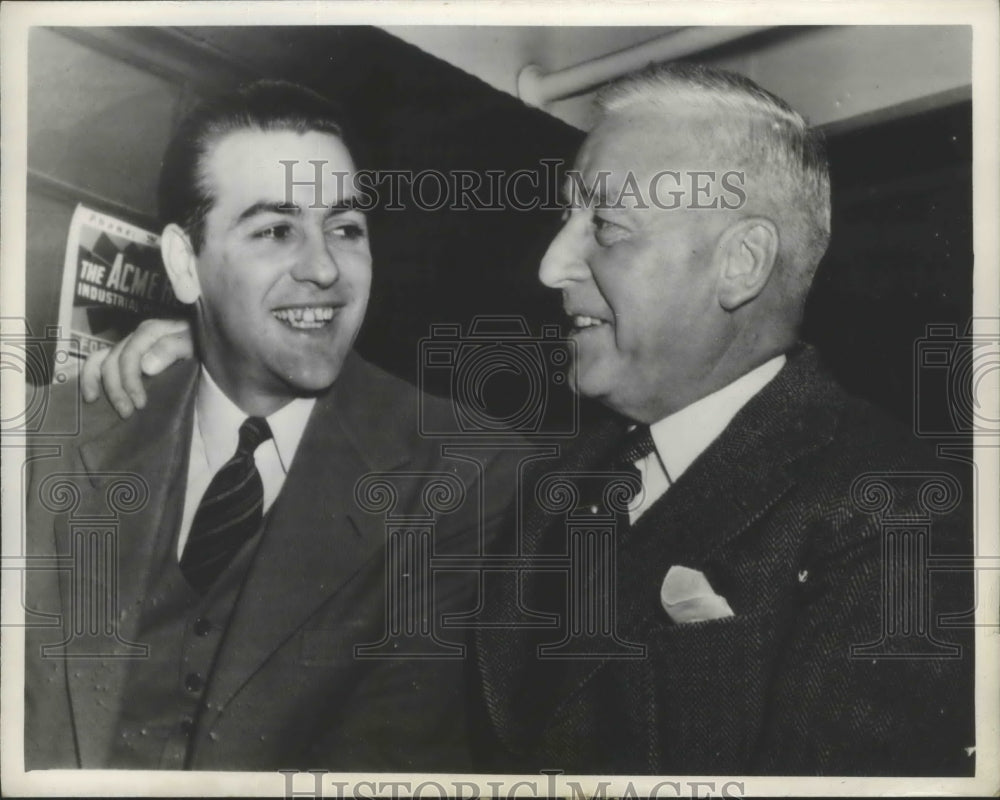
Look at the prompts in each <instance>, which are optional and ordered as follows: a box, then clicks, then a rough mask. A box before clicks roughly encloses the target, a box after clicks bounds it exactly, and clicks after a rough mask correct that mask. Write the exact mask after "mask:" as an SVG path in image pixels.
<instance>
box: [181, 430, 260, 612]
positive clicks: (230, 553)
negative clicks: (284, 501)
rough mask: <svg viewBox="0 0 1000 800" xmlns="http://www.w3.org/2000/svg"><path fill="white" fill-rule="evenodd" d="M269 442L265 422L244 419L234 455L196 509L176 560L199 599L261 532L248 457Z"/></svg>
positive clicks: (256, 479)
mask: <svg viewBox="0 0 1000 800" xmlns="http://www.w3.org/2000/svg"><path fill="white" fill-rule="evenodd" d="M270 438H271V429H270V427H268V424H267V420H264V419H261V418H260V417H249V418H248V419H247V420H246V421H245V422H244V423H243V424H242V425H241V426H240V440H239V444H237V445H236V453H235V455H233V457H232V458H230V459H229V460H228V461H227V462H226V463H225V464H223V465H222V468H221V469H220V470H219V471H218V472H217V473H215V477H214V478H212V482H211V483H210V484H209V485H208V489H207V490H206V491H205V496H204V497H202V499H201V503H200V504H199V505H198V510H197V511H196V512H195V515H194V521H193V522H192V523H191V532H190V534H189V535H188V540H187V544H186V545H185V547H184V553H183V555H182V556H181V572H182V573H184V577H185V579H186V580H187V582H188V583H190V584H191V586H193V587H194V588H195V589H197V590H198V591H199V592H200V593H201V594H204V593H205V592H207V591H208V589H209V587H210V586H211V585H212V583H213V582H214V581H215V579H216V578H217V577H219V575H221V574H222V572H223V570H225V568H226V567H227V566H228V565H229V562H230V561H232V560H233V557H234V556H235V555H236V553H237V552H239V550H240V548H241V547H242V546H243V544H244V543H245V542H246V541H247V540H248V539H249V538H250V537H251V536H253V535H254V533H256V531H257V528H259V527H260V523H261V519H262V518H263V508H264V485H263V483H261V480H260V473H259V472H258V471H257V464H256V463H255V462H254V457H253V454H254V451H255V450H256V449H257V447H258V446H259V445H260V444H261V443H262V442H266V441H267V440H268V439H270Z"/></svg>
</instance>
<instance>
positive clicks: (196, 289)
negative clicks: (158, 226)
mask: <svg viewBox="0 0 1000 800" xmlns="http://www.w3.org/2000/svg"><path fill="white" fill-rule="evenodd" d="M160 254H161V255H162V256H163V266H164V267H165V268H166V271H167V277H168V278H170V285H171V286H173V287H174V294H175V295H177V299H178V300H180V301H181V302H182V303H186V304H188V305H190V304H192V303H194V302H195V301H196V300H197V299H198V298H199V297H201V284H200V283H199V282H198V257H197V256H196V255H195V254H194V247H193V246H192V245H191V239H190V238H189V237H188V235H187V234H186V233H185V232H184V229H183V228H181V226H180V225H176V224H174V223H172V222H171V223H170V224H169V225H167V227H166V228H164V229H163V233H162V234H161V235H160Z"/></svg>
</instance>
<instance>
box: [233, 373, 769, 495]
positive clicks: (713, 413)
mask: <svg viewBox="0 0 1000 800" xmlns="http://www.w3.org/2000/svg"><path fill="white" fill-rule="evenodd" d="M785 361H786V359H785V356H784V355H780V356H775V357H774V358H772V359H771V360H770V361H767V362H765V363H763V364H761V365H760V366H759V367H757V368H756V369H753V370H751V371H750V372H748V373H747V374H746V375H743V376H741V377H739V378H737V379H736V380H735V381H733V382H732V383H730V384H729V385H728V386H724V387H723V388H721V389H719V390H718V391H716V392H713V393H712V394H710V395H707V396H706V397H703V398H701V399H700V400H697V401H695V402H694V403H692V404H691V405H689V406H686V407H685V408H682V409H681V410H680V411H678V412H676V413H675V414H671V415H670V416H669V417H665V418H664V419H661V420H660V421H659V422H656V423H654V424H652V425H650V426H649V429H650V433H652V436H653V442H654V443H655V444H656V451H657V453H658V454H659V456H660V460H661V462H662V464H663V466H664V467H665V468H666V471H667V475H668V477H669V481H670V482H673V481H676V480H677V479H678V478H679V477H680V476H681V473H683V472H684V471H685V470H686V469H687V468H688V467H690V466H691V464H692V463H694V460H695V459H696V458H698V456H700V455H701V454H702V452H704V450H705V449H706V448H707V447H708V446H709V445H710V444H711V443H712V442H713V441H714V440H715V438H716V437H717V436H718V435H719V434H720V433H722V431H723V430H724V429H725V427H726V426H727V425H728V424H729V423H730V422H731V421H732V419H733V417H735V416H736V414H737V412H738V411H739V410H740V409H741V408H743V406H745V405H746V404H747V402H748V401H749V400H750V398H752V397H753V396H754V395H755V394H757V392H759V391H760V390H761V389H763V388H764V387H765V386H766V385H767V384H768V382H769V381H771V379H772V378H774V376H775V375H777V374H778V372H779V371H780V370H781V368H782V367H783V366H784V365H785ZM234 446H235V445H234Z"/></svg>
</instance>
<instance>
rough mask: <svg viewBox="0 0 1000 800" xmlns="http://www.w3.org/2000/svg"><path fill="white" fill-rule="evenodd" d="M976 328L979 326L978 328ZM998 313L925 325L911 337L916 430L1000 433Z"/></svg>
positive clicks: (944, 434) (940, 435) (929, 434)
mask: <svg viewBox="0 0 1000 800" xmlns="http://www.w3.org/2000/svg"><path fill="white" fill-rule="evenodd" d="M977 328H978V331H977ZM998 345H1000V318H979V319H973V320H970V321H969V324H968V325H967V326H966V328H965V331H964V332H963V333H961V334H960V333H959V329H958V326H957V325H953V324H944V325H941V324H938V325H928V326H927V329H926V334H925V335H924V336H923V337H921V338H920V339H917V341H916V342H915V343H914V365H915V369H914V387H913V388H914V392H913V403H914V406H913V420H914V429H915V432H916V435H917V436H920V437H925V438H934V439H947V438H955V437H968V436H970V435H972V434H976V435H980V436H982V435H986V436H991V437H993V436H1000V402H998V399H997V398H998V397H1000V394H998V385H1000V349H998Z"/></svg>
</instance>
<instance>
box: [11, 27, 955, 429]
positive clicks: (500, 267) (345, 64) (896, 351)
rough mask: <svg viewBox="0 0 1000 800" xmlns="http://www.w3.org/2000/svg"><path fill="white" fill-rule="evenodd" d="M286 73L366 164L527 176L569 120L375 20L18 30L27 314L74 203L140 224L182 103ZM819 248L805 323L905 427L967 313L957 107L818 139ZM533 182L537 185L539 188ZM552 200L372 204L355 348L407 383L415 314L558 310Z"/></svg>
mask: <svg viewBox="0 0 1000 800" xmlns="http://www.w3.org/2000/svg"><path fill="white" fill-rule="evenodd" d="M259 76H267V77H275V78H286V79H290V80H295V81H299V82H301V83H305V84H307V85H310V86H312V87H314V88H316V89H317V90H319V91H321V92H323V93H325V94H328V95H329V96H331V97H333V98H335V99H337V100H340V101H341V102H342V103H343V104H344V105H345V106H346V107H347V108H349V109H350V110H351V112H352V114H353V115H354V116H355V120H354V122H355V127H356V128H357V129H358V131H359V133H360V140H361V141H362V142H363V144H364V148H363V149H364V154H363V155H362V161H363V163H364V164H366V165H368V166H372V167H377V168H378V169H380V170H389V169H407V170H413V171H420V170H423V169H435V170H439V171H444V172H447V171H452V170H456V169H458V170H472V171H477V172H480V173H485V171H486V170H507V171H513V170H517V169H522V168H527V169H534V170H537V171H539V172H540V173H542V172H543V171H544V167H543V166H542V162H543V160H544V159H553V158H556V159H564V160H566V161H569V162H571V161H572V157H573V154H574V151H575V149H576V147H577V146H578V144H579V142H580V141H581V139H582V135H583V134H582V133H581V132H580V131H578V130H576V129H575V128H572V127H570V126H568V125H566V124H564V123H562V122H560V121H558V120H556V119H554V118H552V117H550V116H549V115H547V114H545V113H543V112H541V111H538V110H535V109H530V108H528V107H526V106H524V105H523V104H522V103H520V102H519V101H518V100H516V99H515V98H513V97H510V96H509V95H507V94H505V93H502V92H499V91H497V90H495V89H493V88H491V87H490V86H488V85H487V84H485V83H483V82H481V81H479V80H478V79H476V78H474V77H472V76H470V75H467V74H466V73H464V72H462V71H461V70H458V69H457V68H455V67H452V66H451V65H449V64H447V63H445V62H443V61H440V60H438V59H435V58H434V57H432V56H430V55H428V54H426V53H424V52H423V51H421V50H419V49H417V48H415V47H413V46H411V45H408V44H406V43H404V42H402V41H401V40H399V39H396V38H395V37H393V36H390V35H389V34H387V33H385V32H384V31H382V30H379V29H376V28H367V27H361V28H215V29H205V28H188V29H149V28H147V29H128V28H117V29H36V30H34V31H33V32H32V35H31V38H30V40H29V97H28V103H29V120H28V123H29V139H28V141H29V149H28V159H29V196H28V248H27V254H26V255H27V261H26V263H27V269H28V281H27V298H26V315H27V318H28V323H29V324H30V326H31V328H32V330H34V331H36V332H40V331H43V330H44V329H45V327H46V326H47V325H52V324H55V321H56V319H57V314H58V296H59V284H60V274H61V268H62V261H63V255H64V251H65V246H66V232H67V229H68V225H69V219H70V216H71V215H72V210H73V207H74V206H75V204H76V203H77V202H84V203H85V204H87V205H90V206H92V207H95V208H97V209H98V210H103V211H108V212H110V213H116V214H118V215H120V216H123V217H125V218H126V219H128V220H130V221H133V222H136V223H139V224H142V225H145V226H147V227H150V228H151V229H153V230H156V229H157V224H156V222H155V215H156V209H155V207H154V203H155V189H154V187H155V182H156V175H157V173H158V170H159V158H160V155H161V153H162V151H163V149H164V147H165V144H166V142H167V140H168V138H169V135H170V131H171V129H172V126H173V125H174V124H175V122H176V121H177V119H178V118H179V117H180V116H181V115H182V114H183V113H184V112H185V111H186V110H187V109H188V108H190V107H191V105H192V104H193V103H194V102H195V101H196V100H197V99H198V98H200V97H204V96H207V95H208V94H210V93H211V92H212V91H214V90H216V89H219V88H224V87H227V86H231V85H233V84H234V83H236V82H238V81H239V80H242V79H245V78H250V77H259ZM829 150H830V158H831V165H832V172H833V188H834V217H833V226H834V234H833V243H832V246H831V249H830V252H829V253H828V255H827V257H826V259H825V260H824V262H823V264H822V265H821V268H820V271H819V273H818V276H817V280H816V284H815V287H814V291H813V295H812V297H811V299H810V302H809V306H808V309H807V318H806V325H805V331H804V335H805V337H806V338H807V339H809V340H810V341H813V342H814V343H816V345H817V346H818V347H819V348H820V350H821V351H822V353H823V354H824V356H825V357H826V358H827V360H828V362H829V363H830V364H831V366H832V367H833V368H834V370H835V372H836V373H837V374H838V376H839V377H840V378H841V380H842V381H843V382H844V383H845V384H846V385H847V386H848V387H849V388H851V389H852V390H853V391H855V392H856V393H858V394H861V395H864V396H867V397H869V398H870V399H872V400H874V401H876V402H877V403H879V404H881V405H882V406H884V407H885V408H887V409H888V410H890V411H891V412H892V413H893V414H894V415H896V416H897V417H899V418H900V419H901V420H904V421H906V422H909V421H910V419H911V416H912V407H913V384H914V379H915V378H914V369H913V352H914V344H915V342H916V340H917V339H919V338H920V337H921V336H922V335H923V333H924V331H925V328H926V325H927V324H929V323H935V324H942V323H946V324H949V323H950V324H954V325H956V326H958V327H959V330H960V331H961V330H963V329H964V326H965V324H966V323H967V321H968V319H969V317H970V315H971V301H972V288H971V287H972V244H971V242H972V223H971V219H972V215H971V104H970V103H968V102H959V103H956V104H953V105H951V106H948V107H945V108H942V109H938V110H936V111H933V112H928V113H924V114H920V115H914V116H909V117H905V118H902V119H897V120H895V121H893V122H889V123H883V124H879V125H873V126H864V127H860V128H856V129H853V130H851V131H850V132H846V133H834V134H833V135H831V138H830V141H829ZM550 189H551V187H545V186H543V187H540V191H541V192H542V193H543V194H544V193H545V192H547V191H550ZM558 224H559V214H558V212H555V211H532V212H525V211H518V210H514V209H510V208H507V209H506V210H495V211H485V212H475V211H455V210H449V209H441V210H438V211H421V210H419V209H416V208H414V207H413V206H412V205H410V206H409V207H408V208H407V210H405V211H382V212H375V213H374V214H373V215H372V219H371V225H372V247H373V254H374V258H375V276H374V285H373V294H372V302H371V306H370V311H369V314H368V318H367V321H366V323H365V327H364V329H363V331H362V335H361V337H360V339H359V343H358V347H359V349H360V350H361V351H362V352H363V353H364V354H365V355H366V356H368V357H369V358H371V359H372V360H373V361H376V362H377V363H380V364H382V365H384V366H385V367H387V368H388V369H390V370H391V371H393V372H395V373H397V374H400V375H402V376H403V377H406V378H408V379H410V380H414V381H415V380H416V378H417V374H418V368H419V365H418V342H419V340H420V339H421V338H423V337H426V336H427V335H428V332H429V329H430V326H431V324H432V323H442V322H449V323H457V324H459V325H462V326H467V325H468V324H469V323H470V322H471V321H472V319H473V318H474V317H475V316H477V315H481V314H521V315H523V316H524V317H525V318H526V319H527V320H528V322H529V324H530V325H531V326H532V328H533V329H534V330H535V331H537V329H538V326H539V325H540V324H541V323H542V322H545V321H555V320H557V319H558V315H559V302H558V298H557V297H556V296H555V295H554V294H553V293H551V292H549V291H547V290H545V289H544V288H543V287H541V286H540V284H538V282H537V279H536V276H535V273H536V269H537V265H538V262H539V259H540V257H541V255H542V253H543V252H544V250H545V247H546V245H547V243H548V241H549V239H550V238H551V236H552V235H553V234H554V232H555V231H556V229H557V227H558Z"/></svg>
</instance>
